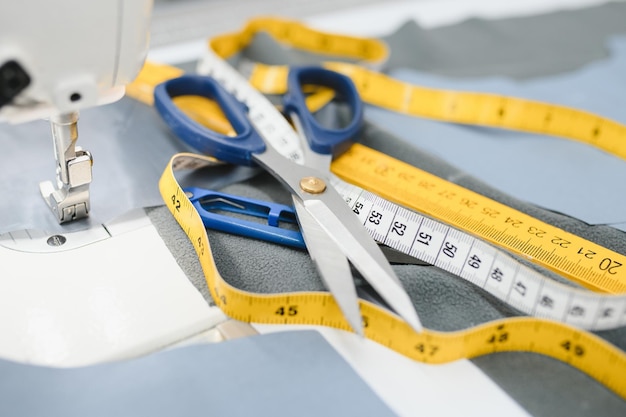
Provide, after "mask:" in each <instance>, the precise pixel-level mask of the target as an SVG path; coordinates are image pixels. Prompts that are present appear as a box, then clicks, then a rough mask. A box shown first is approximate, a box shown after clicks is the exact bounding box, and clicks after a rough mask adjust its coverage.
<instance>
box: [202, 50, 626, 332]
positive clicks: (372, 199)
mask: <svg viewBox="0 0 626 417" xmlns="http://www.w3.org/2000/svg"><path fill="white" fill-rule="evenodd" d="M197 72H198V73H199V74H203V75H210V76H212V77H214V78H215V79H216V80H218V81H219V82H220V84H222V85H223V86H224V87H225V88H226V90H228V91H229V92H230V93H231V94H233V95H235V96H236V97H237V98H238V99H239V100H240V101H241V102H243V103H245V104H246V105H247V106H248V109H249V116H250V119H251V121H252V122H253V124H254V126H255V128H256V129H257V130H258V131H259V132H260V133H261V134H262V136H263V137H264V138H265V140H267V141H268V142H269V143H270V144H271V145H272V146H273V147H274V148H276V150H278V152H280V153H281V154H282V155H283V156H285V157H287V158H289V159H292V160H294V161H296V162H297V161H302V156H303V153H302V149H301V148H300V145H299V139H298V137H297V136H296V134H295V132H294V130H293V128H292V127H291V126H290V125H289V123H288V122H287V121H286V119H285V118H284V117H283V116H282V115H281V114H280V113H279V112H278V111H277V110H276V108H275V107H274V105H273V104H271V103H270V101H269V100H268V99H267V98H266V97H265V96H263V95H262V94H261V93H260V92H258V91H257V90H256V89H254V88H253V87H252V86H250V84H249V83H248V81H247V80H246V79H245V78H244V77H243V76H242V75H241V74H240V73H239V72H238V71H237V70H235V69H234V68H233V67H231V66H230V64H228V63H227V62H226V61H224V60H222V59H221V58H220V57H218V56H216V55H215V54H214V53H213V52H212V51H207V53H206V54H205V56H204V57H203V59H202V60H201V61H200V63H199V65H198V68H197ZM332 183H333V185H334V186H335V188H336V189H337V191H338V192H339V193H340V194H341V195H342V196H343V197H344V199H345V200H346V201H347V202H348V204H349V205H350V207H351V208H352V210H353V211H354V212H355V214H356V215H357V216H359V218H360V219H361V221H362V222H363V224H364V226H365V227H366V229H367V230H368V231H369V232H370V234H371V235H372V237H373V238H374V239H375V240H376V241H378V242H380V243H384V244H386V245H388V246H391V247H393V248H394V249H397V250H399V251H401V252H403V253H405V254H408V255H411V256H414V257H415V258H417V259H420V260H422V261H424V262H428V263H430V264H432V265H435V266H437V267H439V268H441V269H443V270H445V271H447V272H450V273H452V274H454V275H456V276H459V277H461V278H463V279H465V280H467V281H469V282H471V283H473V284H474V285H477V286H479V287H481V288H482V289H484V290H485V291H487V292H489V293H490V294H492V295H494V296H495V297H497V298H498V299H500V300H502V301H503V302H505V303H507V304H508V305H510V306H512V307H514V308H516V309H518V310H519V311H520V312H522V313H524V314H528V315H531V316H536V317H543V318H548V319H552V320H555V321H559V322H564V323H568V324H571V325H574V326H576V327H579V328H583V329H587V330H604V329H612V328H617V327H620V326H623V325H625V324H626V295H608V294H601V293H594V292H591V291H587V290H583V289H578V288H574V287H570V286H567V285H565V284H561V283H559V282H557V281H555V280H552V279H550V278H547V277H546V276H543V275H541V274H540V273H538V272H536V271H535V270H533V269H531V268H529V267H527V266H525V265H523V264H522V263H521V262H519V261H517V260H515V259H514V258H513V257H511V256H510V255H508V254H507V253H506V252H504V251H502V250H499V249H496V248H495V247H493V246H491V245H489V244H487V243H485V242H483V241H481V240H479V239H477V238H475V237H473V236H471V235H469V234H467V233H464V232H461V231H459V230H457V229H454V228H452V227H450V226H447V225H445V224H443V223H441V222H438V221H436V220H433V219H431V218H428V217H425V216H422V215H420V214H418V213H416V212H414V211H411V210H408V209H406V208H404V207H401V206H399V205H397V204H394V203H392V202H390V201H388V200H385V199H383V198H381V197H378V196H376V195H374V194H372V193H370V192H367V191H365V190H363V189H361V188H359V187H357V186H354V185H350V184H348V183H346V182H344V181H342V180H340V179H338V178H334V179H333V180H332Z"/></svg>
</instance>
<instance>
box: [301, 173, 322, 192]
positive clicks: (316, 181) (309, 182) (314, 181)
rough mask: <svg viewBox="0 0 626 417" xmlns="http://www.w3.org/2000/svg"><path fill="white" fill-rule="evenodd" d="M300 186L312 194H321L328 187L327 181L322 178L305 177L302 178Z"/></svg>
mask: <svg viewBox="0 0 626 417" xmlns="http://www.w3.org/2000/svg"><path fill="white" fill-rule="evenodd" d="M300 188H301V189H302V191H304V192H307V193H310V194H320V193H323V192H324V190H325V189H326V183H325V182H324V180H323V179H321V178H317V177H304V178H302V179H301V180H300Z"/></svg>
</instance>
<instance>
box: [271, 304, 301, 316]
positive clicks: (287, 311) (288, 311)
mask: <svg viewBox="0 0 626 417" xmlns="http://www.w3.org/2000/svg"><path fill="white" fill-rule="evenodd" d="M275 314H276V315H277V316H291V317H293V316H295V315H297V314H298V306H297V305H290V306H280V307H278V309H276V311H275Z"/></svg>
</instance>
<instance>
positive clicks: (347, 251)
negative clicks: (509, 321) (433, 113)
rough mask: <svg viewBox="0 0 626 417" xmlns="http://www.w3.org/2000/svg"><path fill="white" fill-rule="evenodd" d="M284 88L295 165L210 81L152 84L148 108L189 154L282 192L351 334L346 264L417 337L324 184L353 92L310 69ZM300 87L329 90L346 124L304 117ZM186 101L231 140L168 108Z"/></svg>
mask: <svg viewBox="0 0 626 417" xmlns="http://www.w3.org/2000/svg"><path fill="white" fill-rule="evenodd" d="M287 82H288V86H289V89H288V93H287V94H285V96H284V97H283V114H285V115H286V117H288V118H289V119H290V120H291V121H292V123H293V125H294V126H295V129H296V132H297V133H298V136H299V138H300V140H301V142H303V145H304V146H303V148H304V161H302V162H303V163H302V164H299V163H296V162H294V161H292V160H290V159H288V158H286V157H284V156H283V155H281V154H280V153H279V152H278V151H277V150H276V149H275V148H274V147H273V146H272V145H271V144H270V142H269V141H266V140H265V139H264V138H263V137H262V135H261V134H260V133H259V132H258V131H257V130H256V129H255V127H254V124H253V121H252V120H251V119H250V118H249V117H248V111H247V107H246V106H245V104H243V103H242V102H240V101H239V100H238V99H237V98H236V97H235V96H234V95H232V94H230V93H229V92H228V91H226V90H225V89H224V87H222V86H221V85H220V83H219V81H217V80H216V79H214V78H213V77H210V76H200V75H184V76H182V77H179V78H175V79H171V80H168V81H166V82H164V83H162V84H159V85H158V86H157V87H156V88H155V90H154V98H155V100H154V104H155V108H156V109H157V111H158V113H159V114H160V115H161V117H162V119H163V120H164V121H165V123H166V124H167V125H168V126H169V127H170V129H171V130H172V131H173V132H174V133H175V134H176V136H178V138H180V139H181V140H182V141H183V142H185V143H186V144H187V145H189V146H190V147H192V148H193V149H195V150H197V151H198V152H201V153H204V154H208V155H211V156H213V157H215V158H217V159H220V160H222V161H225V162H230V163H233V164H240V165H248V166H257V165H258V166H261V167H262V168H264V169H265V170H267V171H268V172H269V173H271V174H272V175H273V176H274V177H275V178H276V179H277V180H279V181H280V182H281V183H282V184H283V185H284V186H285V187H287V188H288V189H289V191H290V192H291V194H292V200H293V203H294V207H295V210H296V213H297V220H298V223H299V224H300V229H301V231H302V236H303V238H304V241H305V243H306V247H307V251H308V252H309V254H310V256H311V258H312V260H313V262H314V263H315V265H316V267H317V270H318V272H319V274H320V277H321V278H322V281H323V283H324V284H325V286H326V287H327V288H328V290H329V291H330V293H331V294H332V295H333V297H334V299H335V301H336V302H337V304H338V306H339V308H340V309H341V311H342V314H343V315H344V317H345V318H346V320H347V322H348V323H349V325H350V327H351V328H352V329H353V330H354V331H355V332H356V333H357V334H359V335H363V325H362V320H361V314H360V308H359V302H358V300H359V299H358V296H357V293H356V288H355V284H354V279H353V276H352V271H351V269H350V263H352V265H353V266H354V267H355V268H356V269H357V270H358V271H359V272H360V273H361V275H362V276H363V278H364V279H365V280H366V281H367V282H368V283H369V284H370V285H371V286H372V287H373V288H374V289H375V290H376V292H377V293H378V294H379V295H380V296H381V297H382V299H383V300H385V302H386V303H387V304H388V305H389V306H390V307H391V308H392V309H393V310H394V311H395V312H396V314H398V315H399V316H401V317H402V318H403V319H404V320H405V321H406V322H407V323H408V324H409V325H410V326H411V327H412V328H413V329H414V330H415V331H417V332H421V331H422V325H421V322H420V320H419V317H418V315H417V312H416V311H415V307H414V306H413V303H412V301H411V299H410V298H409V296H408V294H407V293H406V291H405V289H404V287H403V286H402V283H401V282H400V280H399V279H398V278H397V276H396V275H395V272H394V271H393V269H392V267H391V265H390V264H389V262H388V261H387V259H386V258H385V256H384V254H383V253H382V251H381V250H380V248H379V247H378V245H377V244H376V242H375V241H374V240H373V239H372V237H371V236H370V235H369V233H368V232H367V230H366V229H365V228H364V227H363V225H362V224H360V222H359V221H358V218H357V216H355V215H354V214H353V213H352V211H351V210H350V208H349V207H348V205H347V204H346V203H345V201H344V200H343V198H342V197H341V196H340V195H339V193H338V192H337V191H336V190H335V189H334V188H333V186H332V185H330V176H331V175H332V174H331V173H330V163H331V160H332V157H333V155H338V154H340V153H342V152H343V151H345V150H346V149H347V148H348V147H349V146H350V144H351V139H352V138H353V137H354V136H356V134H357V133H358V132H359V131H360V129H361V127H362V121H363V103H362V101H361V100H360V97H359V94H358V92H357V90H356V87H355V86H354V84H353V83H352V80H350V79H349V78H348V77H346V76H344V75H342V74H339V73H337V72H334V71H330V70H327V69H324V68H321V67H316V66H307V67H298V68H292V69H290V71H289V76H288V80H287ZM303 85H316V86H322V87H326V88H331V89H332V90H333V91H334V93H335V97H336V98H337V99H341V100H343V101H345V102H346V104H347V105H348V107H349V108H350V109H351V115H352V119H351V121H350V122H349V123H348V124H347V125H346V126H344V127H341V128H332V129H331V128H326V127H324V126H323V125H322V124H321V123H319V122H318V121H317V120H316V119H315V117H314V115H313V114H312V113H311V112H309V110H308V108H307V106H306V102H305V96H304V92H303V91H302V86H303ZM185 95H191V96H200V97H204V98H207V99H210V100H214V101H215V102H217V104H218V105H219V107H220V108H221V110H222V111H223V113H224V115H225V116H226V118H227V119H228V120H229V122H230V124H231V125H232V127H233V129H234V131H235V135H234V136H228V135H224V134H221V133H218V132H215V131H213V130H211V129H208V128H206V127H204V126H202V125H200V124H199V123H197V122H195V121H194V120H193V119H191V118H190V117H188V116H187V115H185V113H183V112H182V111H181V110H180V109H179V108H178V107H177V106H176V105H175V104H174V102H173V99H174V98H175V97H178V96H185ZM348 261H349V262H348Z"/></svg>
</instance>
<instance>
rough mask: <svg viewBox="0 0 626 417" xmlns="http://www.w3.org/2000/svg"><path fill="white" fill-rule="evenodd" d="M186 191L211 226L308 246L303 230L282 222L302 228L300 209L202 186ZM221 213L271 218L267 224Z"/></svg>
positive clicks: (250, 235)
mask: <svg viewBox="0 0 626 417" xmlns="http://www.w3.org/2000/svg"><path fill="white" fill-rule="evenodd" d="M184 191H185V193H186V194H187V196H188V197H189V200H190V201H191V203H192V204H193V206H194V207H195V209H196V210H197V211H198V214H200V218H202V223H203V224H204V226H205V227H207V228H209V229H214V230H219V231H222V232H226V233H232V234H235V235H239V236H246V237H250V238H254V239H260V240H265V241H268V242H273V243H278V244H281V245H287V246H292V247H295V248H299V249H306V245H305V244H304V239H303V238H302V233H301V232H300V230H293V229H289V228H285V227H281V223H283V224H284V223H287V224H292V225H295V227H296V228H297V227H298V222H297V219H296V212H295V210H294V209H293V208H292V207H289V206H286V205H284V204H278V203H271V202H268V201H260V200H254V199H251V198H246V197H238V196H234V195H231V194H226V193H221V192H217V191H212V190H207V189H203V188H198V187H187V188H185V189H184ZM221 212H229V213H238V214H243V215H247V216H254V217H258V218H261V219H265V220H267V223H266V224H263V223H260V222H255V221H250V220H245V219H243V218H241V217H233V216H229V215H226V214H221Z"/></svg>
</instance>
